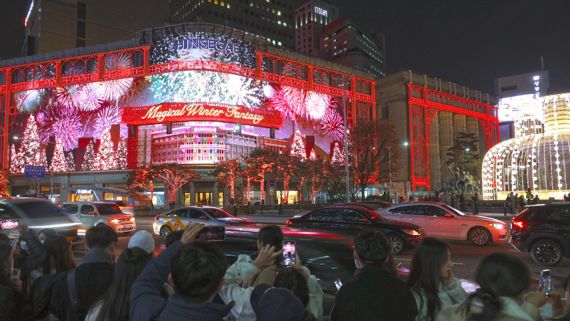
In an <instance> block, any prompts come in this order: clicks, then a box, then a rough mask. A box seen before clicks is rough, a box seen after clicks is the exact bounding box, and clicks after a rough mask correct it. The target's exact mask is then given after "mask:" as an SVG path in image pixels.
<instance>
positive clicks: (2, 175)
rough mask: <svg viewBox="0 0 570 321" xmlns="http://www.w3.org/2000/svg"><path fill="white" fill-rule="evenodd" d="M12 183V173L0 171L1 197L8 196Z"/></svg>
mask: <svg viewBox="0 0 570 321" xmlns="http://www.w3.org/2000/svg"><path fill="white" fill-rule="evenodd" d="M9 183H10V171H7V170H0V196H7V195H8V194H7V193H6V190H7V189H8V184H9Z"/></svg>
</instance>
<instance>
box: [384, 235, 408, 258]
mask: <svg viewBox="0 0 570 321" xmlns="http://www.w3.org/2000/svg"><path fill="white" fill-rule="evenodd" d="M388 240H389V241H390V243H391V244H392V253H393V254H394V255H396V254H400V253H401V252H402V251H403V250H404V248H405V247H406V242H405V241H404V239H403V238H402V237H401V236H398V235H396V234H388Z"/></svg>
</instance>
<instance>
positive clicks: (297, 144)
mask: <svg viewBox="0 0 570 321" xmlns="http://www.w3.org/2000/svg"><path fill="white" fill-rule="evenodd" d="M291 156H294V157H297V158H299V159H300V160H301V161H305V160H307V150H306V148H305V139H304V138H303V135H301V132H300V131H299V130H298V129H295V134H294V135H293V142H292V143H291Z"/></svg>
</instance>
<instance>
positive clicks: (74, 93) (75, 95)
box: [55, 85, 82, 109]
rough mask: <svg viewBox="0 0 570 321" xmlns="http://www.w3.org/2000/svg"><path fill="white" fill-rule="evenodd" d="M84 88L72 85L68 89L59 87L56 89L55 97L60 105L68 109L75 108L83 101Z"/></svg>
mask: <svg viewBox="0 0 570 321" xmlns="http://www.w3.org/2000/svg"><path fill="white" fill-rule="evenodd" d="M81 95H82V86H81V85H71V86H67V87H58V88H56V89H55V97H56V99H57V102H58V103H59V104H60V105H63V106H65V107H66V108H68V109H72V108H75V107H76V106H78V104H79V102H80V101H81Z"/></svg>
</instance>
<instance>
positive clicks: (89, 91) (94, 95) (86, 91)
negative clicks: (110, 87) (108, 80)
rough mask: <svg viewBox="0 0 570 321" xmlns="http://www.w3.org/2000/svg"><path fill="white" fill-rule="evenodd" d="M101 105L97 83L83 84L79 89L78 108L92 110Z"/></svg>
mask: <svg viewBox="0 0 570 321" xmlns="http://www.w3.org/2000/svg"><path fill="white" fill-rule="evenodd" d="M100 106H101V95H100V91H99V88H98V85H97V84H87V85H84V86H83V87H82V88H81V89H80V91H79V102H78V106H77V107H78V108H79V109H81V110H84V111H93V110H96V109H98V108H99V107H100Z"/></svg>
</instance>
